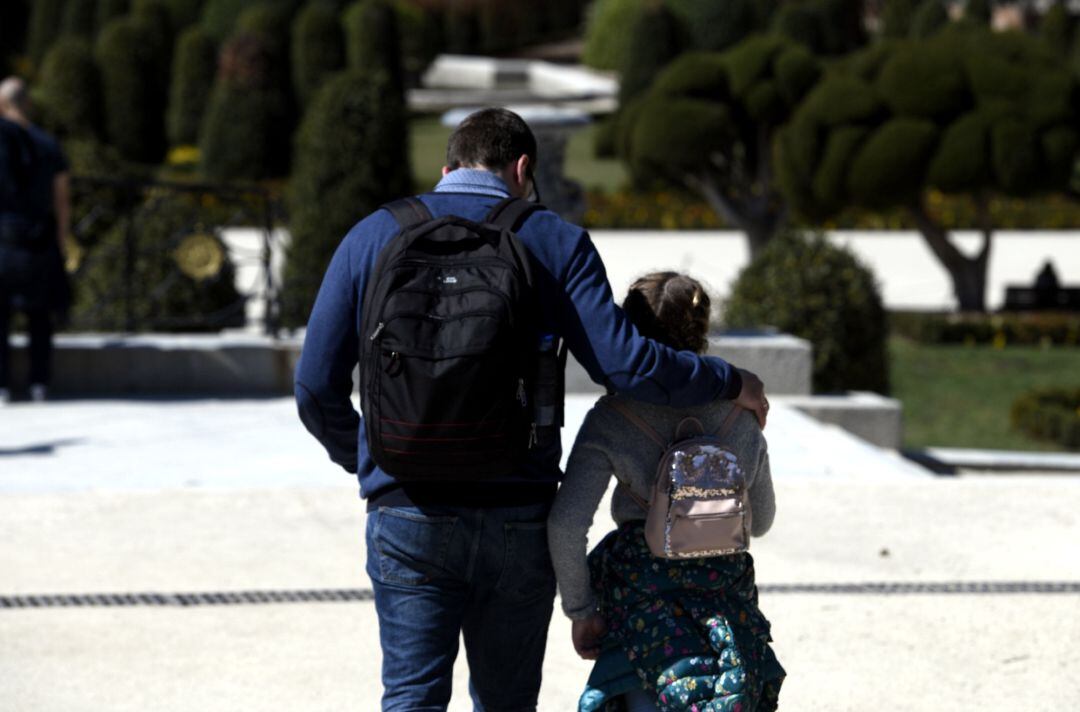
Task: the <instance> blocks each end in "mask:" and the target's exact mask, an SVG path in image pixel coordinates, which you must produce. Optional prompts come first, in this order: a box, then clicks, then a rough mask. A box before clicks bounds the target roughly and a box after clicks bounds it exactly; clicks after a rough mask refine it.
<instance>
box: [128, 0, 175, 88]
mask: <svg viewBox="0 0 1080 712" xmlns="http://www.w3.org/2000/svg"><path fill="white" fill-rule="evenodd" d="M131 14H132V15H133V16H134V17H137V18H138V19H139V20H141V21H142V22H143V23H145V25H146V26H147V27H148V28H150V30H151V31H152V32H153V36H154V40H153V41H154V51H155V54H157V56H159V57H160V58H161V62H160V64H159V71H160V74H159V77H158V79H159V81H160V83H161V91H162V93H163V95H164V96H166V97H167V96H168V87H169V77H170V76H171V75H172V57H173V40H174V39H175V38H174V35H173V26H172V19H171V18H170V16H169V9H168V7H167V6H166V5H165V0H133V2H132V5H131Z"/></svg>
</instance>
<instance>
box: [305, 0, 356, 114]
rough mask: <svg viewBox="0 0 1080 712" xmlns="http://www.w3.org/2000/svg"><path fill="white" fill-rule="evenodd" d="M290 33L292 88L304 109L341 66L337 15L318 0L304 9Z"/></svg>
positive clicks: (342, 52)
mask: <svg viewBox="0 0 1080 712" xmlns="http://www.w3.org/2000/svg"><path fill="white" fill-rule="evenodd" d="M292 33H293V34H292V75H293V88H294V90H295V91H296V98H297V100H298V102H299V103H300V105H301V106H307V104H308V102H310V101H311V98H312V97H313V96H314V95H315V92H316V91H318V89H319V87H320V86H322V83H323V82H324V81H325V80H326V78H327V77H328V76H330V75H331V74H332V73H334V72H336V71H338V70H339V69H341V68H343V67H344V66H345V36H344V34H342V31H341V23H340V22H339V21H338V14H337V12H335V11H334V9H333V7H331V6H329V5H327V4H326V3H324V2H320V1H319V0H316V1H315V2H309V3H308V4H307V5H305V6H304V9H303V10H301V11H300V14H298V15H297V16H296V22H295V23H293V29H292Z"/></svg>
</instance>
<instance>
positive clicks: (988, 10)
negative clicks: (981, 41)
mask: <svg viewBox="0 0 1080 712" xmlns="http://www.w3.org/2000/svg"><path fill="white" fill-rule="evenodd" d="M993 17H994V8H993V5H992V4H991V2H990V0H967V2H965V3H964V19H965V20H967V21H968V22H971V23H974V24H977V25H982V26H983V27H989V26H990V21H991V20H992V19H993Z"/></svg>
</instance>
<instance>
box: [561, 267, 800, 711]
mask: <svg viewBox="0 0 1080 712" xmlns="http://www.w3.org/2000/svg"><path fill="white" fill-rule="evenodd" d="M709 306H710V302H709V297H708V295H707V294H706V293H705V290H704V289H703V288H702V286H701V284H700V283H698V282H697V281H696V280H694V279H691V278H690V277H687V276H685V275H680V274H676V273H674V272H659V273H654V274H649V275H646V276H644V277H642V278H641V279H639V280H637V281H636V282H635V283H634V284H633V285H632V286H631V287H630V291H629V293H628V294H627V297H626V300H625V302H624V303H623V309H624V310H625V311H626V313H627V315H628V316H629V317H630V319H631V321H633V322H634V325H635V326H636V327H637V328H638V330H639V331H640V332H641V333H642V334H643V335H644V336H648V337H651V338H653V339H656V340H658V341H660V342H662V343H664V344H667V345H668V346H671V347H672V348H675V349H679V350H691V351H695V352H698V353H703V352H705V351H706V350H707V348H708V338H707V333H708V327H709ZM613 399H619V400H620V401H621V403H622V406H623V407H625V408H628V409H629V410H630V411H631V412H632V413H633V414H634V415H636V416H638V418H640V419H641V420H643V421H645V424H647V425H648V426H650V427H651V428H652V430H655V431H656V432H657V433H659V435H660V436H661V437H664V438H668V439H673V437H674V433H675V429H676V427H677V425H678V424H679V423H680V422H681V421H682V420H683V419H684V418H687V417H693V418H696V419H698V420H699V421H701V423H702V425H703V426H704V428H705V430H706V431H707V432H713V431H716V430H717V429H718V428H720V426H721V424H722V423H724V421H725V419H726V418H727V416H728V415H729V414H730V413H731V409H732V408H734V407H735V405H734V403H732V402H731V401H716V402H713V403H711V404H710V405H707V406H702V407H698V408H687V409H675V408H669V407H666V406H659V405H651V404H648V403H641V402H637V401H631V400H628V399H624V398H623V397H621V396H615V395H607V396H604V397H603V398H601V399H600V400H599V401H598V402H597V404H596V405H595V406H594V407H593V409H592V410H591V411H590V412H589V413H588V415H587V416H586V417H585V421H584V423H583V424H582V427H581V430H580V431H579V432H578V436H577V441H576V442H575V443H574V448H573V450H572V451H571V453H570V459H569V461H568V463H567V468H566V478H565V480H564V481H563V484H562V487H561V488H560V489H559V494H558V497H557V498H556V499H555V503H554V505H553V508H552V510H551V515H550V518H549V520H548V537H549V541H550V546H551V556H552V560H553V563H554V566H555V573H556V576H557V577H558V582H559V590H560V593H561V594H562V605H563V610H564V612H565V613H566V615H567V616H569V617H570V618H571V619H572V620H573V642H574V648H575V650H577V652H578V654H579V655H581V657H583V658H585V659H587V660H596V661H597V662H596V664H595V665H594V666H593V672H592V675H591V676H590V677H589V682H588V684H587V685H586V689H585V692H584V694H582V696H581V700H580V702H579V712H598V711H600V710H603V711H604V712H611V711H615V710H623V709H626V710H630V711H631V712H637V711H638V710H642V711H647V710H652V711H655V710H657V709H660V710H663V711H664V712H669V711H676V710H677V711H679V712H682V711H686V712H691V711H693V712H721V711H723V712H753V711H754V710H774V709H776V705H777V697H778V694H779V690H780V685H781V683H782V682H783V679H784V670H783V668H782V667H781V666H780V664H779V663H778V662H777V661H776V657H775V655H774V654H773V651H772V648H771V647H770V646H769V641H770V640H771V638H770V636H769V622H768V621H767V620H766V619H765V617H764V616H763V615H762V614H761V611H760V610H759V609H758V605H757V587H756V586H755V584H754V563H753V559H752V558H751V557H750V554H748V553H740V554H732V555H729V556H714V557H709V558H699V559H661V558H657V557H655V556H653V555H652V554H651V553H650V551H649V548H648V546H647V544H646V542H645V536H644V528H643V525H644V520H645V515H646V511H645V509H644V508H643V507H642V505H641V503H640V502H642V501H647V500H648V499H649V497H650V494H651V492H652V490H653V484H654V481H655V478H656V467H657V463H658V461H659V459H660V456H661V454H662V448H661V447H660V446H659V445H658V444H657V443H655V442H653V440H652V439H650V438H648V437H645V435H644V433H643V432H642V430H641V429H639V427H636V426H635V425H634V424H632V423H631V422H630V420H628V419H627V417H625V416H624V415H623V414H621V413H620V412H619V411H617V410H616V409H615V408H613V407H611V405H610V403H608V401H611V400H613ZM724 437H725V444H726V446H727V447H728V448H729V449H730V450H731V451H732V452H733V453H734V454H735V455H736V456H737V457H738V462H739V464H740V465H741V467H742V468H743V469H744V471H745V472H746V476H747V481H748V483H749V494H750V508H751V511H752V514H753V516H752V519H751V522H752V525H751V526H752V531H751V533H752V535H754V536H760V535H762V534H764V533H765V532H766V531H768V530H769V527H770V526H772V521H773V516H774V514H775V500H774V495H773V487H772V478H771V476H770V473H769V459H768V453H767V450H766V444H765V438H764V436H763V435H762V433H761V429H760V428H759V426H758V421H757V420H756V419H755V417H754V416H753V414H751V413H749V412H744V413H742V414H741V415H739V416H737V417H736V419H735V421H734V425H733V426H732V427H731V428H730V430H728V432H727V434H726V435H725V436H724ZM612 474H614V475H615V477H616V479H618V481H619V485H620V486H619V487H618V488H616V490H615V493H614V495H613V497H612V500H611V510H612V516H613V518H614V519H615V522H616V524H617V525H618V529H617V530H616V531H614V532H611V533H610V534H608V535H607V537H605V538H604V540H603V541H601V542H600V544H598V545H597V547H596V548H595V549H594V550H593V551H592V553H591V554H589V555H588V557H586V554H585V551H586V535H587V533H588V530H589V527H590V526H591V525H592V521H593V515H594V514H595V512H596V508H597V507H598V506H599V504H600V500H601V498H602V497H603V495H604V492H605V491H606V490H607V487H608V482H609V480H610V477H611V475H612ZM627 490H629V492H628V491H627ZM635 500H636V501H635Z"/></svg>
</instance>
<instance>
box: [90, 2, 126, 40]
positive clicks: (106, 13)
mask: <svg viewBox="0 0 1080 712" xmlns="http://www.w3.org/2000/svg"><path fill="white" fill-rule="evenodd" d="M130 9H131V0H98V3H97V18H96V20H95V23H94V24H95V26H96V27H97V31H98V33H100V32H101V31H102V30H103V29H105V26H106V25H108V24H109V23H110V22H112V21H113V20H115V19H116V18H118V17H123V16H124V15H126V14H127V13H128V10H130Z"/></svg>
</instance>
